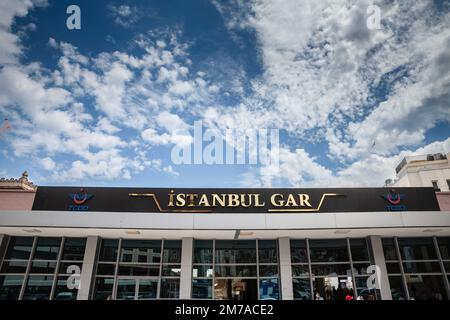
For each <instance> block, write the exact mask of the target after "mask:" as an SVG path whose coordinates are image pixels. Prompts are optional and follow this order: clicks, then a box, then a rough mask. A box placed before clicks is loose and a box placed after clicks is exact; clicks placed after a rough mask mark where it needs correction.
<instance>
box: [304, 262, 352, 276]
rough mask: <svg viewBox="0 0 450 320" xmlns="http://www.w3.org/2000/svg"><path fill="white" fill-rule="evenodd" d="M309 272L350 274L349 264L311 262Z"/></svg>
mask: <svg viewBox="0 0 450 320" xmlns="http://www.w3.org/2000/svg"><path fill="white" fill-rule="evenodd" d="M311 272H312V274H313V275H315V276H327V275H349V274H350V275H351V269H350V265H349V264H319V265H315V264H313V265H311Z"/></svg>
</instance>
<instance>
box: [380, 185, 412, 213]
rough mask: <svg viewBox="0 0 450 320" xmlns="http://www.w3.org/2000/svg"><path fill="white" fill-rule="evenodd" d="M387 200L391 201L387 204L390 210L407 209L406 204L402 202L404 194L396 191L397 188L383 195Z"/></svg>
mask: <svg viewBox="0 0 450 320" xmlns="http://www.w3.org/2000/svg"><path fill="white" fill-rule="evenodd" d="M382 197H383V198H384V199H385V200H387V201H388V202H389V204H388V205H387V206H386V209H387V210H388V211H405V210H406V206H405V205H403V204H400V202H401V201H402V200H403V199H404V198H405V195H404V194H399V193H397V192H395V189H391V190H389V192H388V194H387V195H384V196H382Z"/></svg>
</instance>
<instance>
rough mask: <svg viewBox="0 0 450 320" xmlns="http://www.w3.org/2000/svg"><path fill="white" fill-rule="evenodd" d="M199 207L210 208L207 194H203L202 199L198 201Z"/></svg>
mask: <svg viewBox="0 0 450 320" xmlns="http://www.w3.org/2000/svg"><path fill="white" fill-rule="evenodd" d="M198 205H199V206H200V207H209V206H210V205H209V201H208V197H207V196H206V194H202V195H201V197H200V200H199V201H198Z"/></svg>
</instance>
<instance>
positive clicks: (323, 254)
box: [309, 239, 349, 262]
mask: <svg viewBox="0 0 450 320" xmlns="http://www.w3.org/2000/svg"><path fill="white" fill-rule="evenodd" d="M309 252H310V255H311V261H312V262H338V261H349V257H348V249H347V240H346V239H325V240H310V241H309Z"/></svg>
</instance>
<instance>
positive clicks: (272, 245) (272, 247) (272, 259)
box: [258, 240, 278, 263]
mask: <svg viewBox="0 0 450 320" xmlns="http://www.w3.org/2000/svg"><path fill="white" fill-rule="evenodd" d="M258 259H259V263H277V262H278V250H277V241H276V240H259V241H258Z"/></svg>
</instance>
